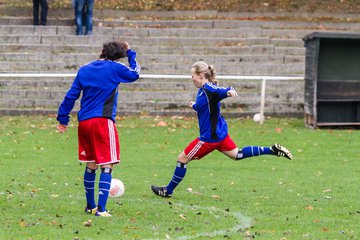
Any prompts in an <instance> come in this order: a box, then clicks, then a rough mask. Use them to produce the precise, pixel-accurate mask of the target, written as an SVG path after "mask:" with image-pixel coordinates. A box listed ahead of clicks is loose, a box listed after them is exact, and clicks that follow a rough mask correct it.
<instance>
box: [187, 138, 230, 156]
mask: <svg viewBox="0 0 360 240" xmlns="http://www.w3.org/2000/svg"><path fill="white" fill-rule="evenodd" d="M235 148H236V144H235V143H234V141H233V140H232V139H231V137H230V136H229V134H228V135H227V136H226V137H225V138H224V140H222V141H220V142H215V143H212V142H203V141H200V139H199V138H196V139H195V140H194V141H192V142H191V143H190V144H189V146H187V147H186V148H185V150H184V152H185V154H186V156H187V157H188V158H189V159H201V158H203V157H204V156H206V155H207V154H209V153H211V152H212V151H214V150H215V149H216V150H218V151H220V152H223V151H231V150H233V149H235Z"/></svg>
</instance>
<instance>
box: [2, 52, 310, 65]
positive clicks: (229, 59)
mask: <svg viewBox="0 0 360 240" xmlns="http://www.w3.org/2000/svg"><path fill="white" fill-rule="evenodd" d="M98 57H99V56H98V54H91V53H58V54H49V53H26V52H20V53H19V52H15V53H14V52H5V53H3V54H2V55H1V56H0V61H8V62H29V61H32V62H39V61H40V62H49V61H64V62H67V63H70V62H73V63H84V62H90V61H93V60H94V59H97V58H98ZM137 60H138V61H139V62H141V63H161V62H182V63H184V64H192V63H194V62H196V61H199V60H203V61H205V62H208V63H211V64H214V65H221V64H230V65H232V64H239V63H299V62H302V63H303V62H304V61H305V57H304V56H296V55H288V56H287V55H273V54H271V55H270V54H252V55H206V56H205V55H204V56H201V55H200V56H199V55H179V54H138V56H137ZM122 62H124V63H126V60H125V61H122Z"/></svg>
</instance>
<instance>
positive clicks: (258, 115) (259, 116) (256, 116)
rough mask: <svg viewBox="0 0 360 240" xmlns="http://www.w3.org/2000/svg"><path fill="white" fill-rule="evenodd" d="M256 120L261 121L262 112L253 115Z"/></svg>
mask: <svg viewBox="0 0 360 240" xmlns="http://www.w3.org/2000/svg"><path fill="white" fill-rule="evenodd" d="M253 120H254V122H260V121H261V114H260V113H256V114H255V115H254V117H253Z"/></svg>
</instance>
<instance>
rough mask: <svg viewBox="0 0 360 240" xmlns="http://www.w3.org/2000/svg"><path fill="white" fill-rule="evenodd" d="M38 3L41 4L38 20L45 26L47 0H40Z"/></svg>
mask: <svg viewBox="0 0 360 240" xmlns="http://www.w3.org/2000/svg"><path fill="white" fill-rule="evenodd" d="M40 4H41V21H40V24H41V25H44V26H45V25H46V19H47V11H48V4H47V0H41V2H40Z"/></svg>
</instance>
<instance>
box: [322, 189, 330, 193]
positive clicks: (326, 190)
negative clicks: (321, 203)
mask: <svg viewBox="0 0 360 240" xmlns="http://www.w3.org/2000/svg"><path fill="white" fill-rule="evenodd" d="M323 192H324V193H325V192H332V190H331V189H330V188H328V189H325V190H324V191H323Z"/></svg>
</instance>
